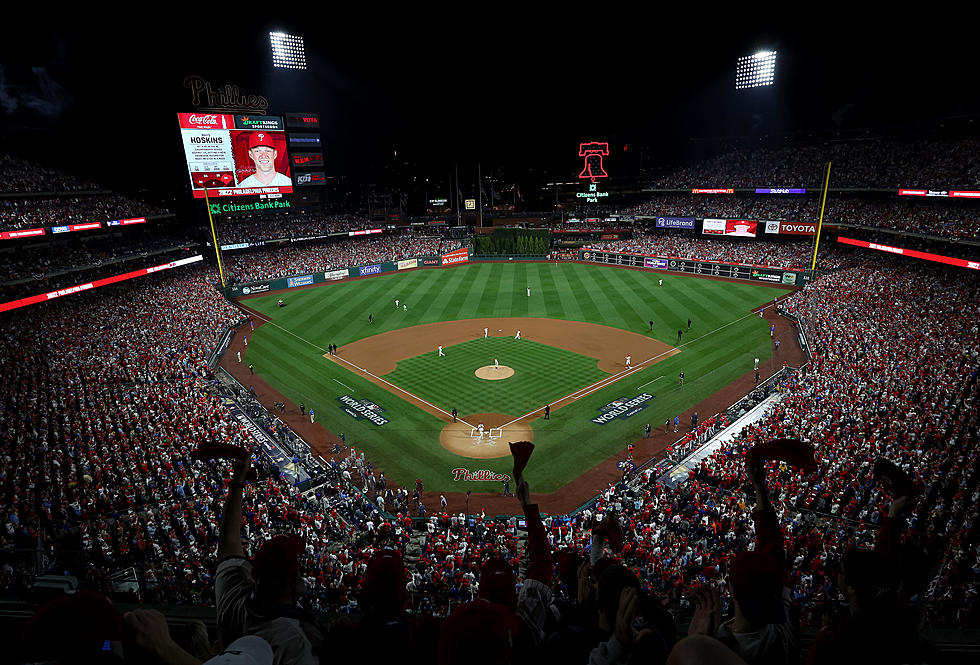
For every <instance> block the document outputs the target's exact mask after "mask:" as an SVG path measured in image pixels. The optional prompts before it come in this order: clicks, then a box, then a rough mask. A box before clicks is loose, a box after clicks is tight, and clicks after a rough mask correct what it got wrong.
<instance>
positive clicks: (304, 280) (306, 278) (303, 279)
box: [286, 275, 313, 289]
mask: <svg viewBox="0 0 980 665" xmlns="http://www.w3.org/2000/svg"><path fill="white" fill-rule="evenodd" d="M312 283H313V275H300V276H299V277H290V278H289V279H287V280H286V288H287V289H291V288H293V287H296V286H309V285H310V284H312Z"/></svg>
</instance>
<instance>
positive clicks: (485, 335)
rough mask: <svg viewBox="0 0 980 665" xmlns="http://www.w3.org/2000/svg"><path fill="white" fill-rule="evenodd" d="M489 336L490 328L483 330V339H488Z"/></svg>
mask: <svg viewBox="0 0 980 665" xmlns="http://www.w3.org/2000/svg"><path fill="white" fill-rule="evenodd" d="M489 336H490V329H489V328H484V329H483V339H486V338H488V337H489Z"/></svg>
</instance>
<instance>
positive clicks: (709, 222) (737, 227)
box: [701, 218, 759, 238]
mask: <svg viewBox="0 0 980 665" xmlns="http://www.w3.org/2000/svg"><path fill="white" fill-rule="evenodd" d="M758 226H759V222H755V221H752V220H748V219H707V218H706V219H705V220H704V224H703V226H702V227H701V233H703V234H706V235H719V236H731V237H733V238H754V237H755V236H756V231H757V229H758Z"/></svg>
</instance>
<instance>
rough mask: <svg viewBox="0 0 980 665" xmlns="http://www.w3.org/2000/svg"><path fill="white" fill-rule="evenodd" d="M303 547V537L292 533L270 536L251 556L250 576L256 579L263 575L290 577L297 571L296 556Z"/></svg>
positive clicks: (300, 552)
mask: <svg viewBox="0 0 980 665" xmlns="http://www.w3.org/2000/svg"><path fill="white" fill-rule="evenodd" d="M304 547H305V544H304V543H303V539H302V538H300V537H299V536H297V535H294V534H291V535H288V536H282V535H280V536H274V537H272V538H270V539H269V540H267V541H265V542H264V543H263V544H262V547H260V548H259V551H258V552H256V553H255V556H254V557H252V576H253V577H255V579H256V580H259V579H262V578H263V577H277V576H281V577H282V578H284V579H288V578H289V577H292V576H293V575H295V574H296V573H298V572H299V560H298V559H297V557H298V556H299V555H300V554H302V552H303V550H304Z"/></svg>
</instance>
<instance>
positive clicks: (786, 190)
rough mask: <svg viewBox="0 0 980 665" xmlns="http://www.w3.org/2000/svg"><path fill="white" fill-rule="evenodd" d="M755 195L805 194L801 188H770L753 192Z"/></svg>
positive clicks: (804, 190)
mask: <svg viewBox="0 0 980 665" xmlns="http://www.w3.org/2000/svg"><path fill="white" fill-rule="evenodd" d="M755 193H756V194H806V189H805V188H803V187H794V188H779V189H776V188H772V187H762V188H759V189H756V190H755Z"/></svg>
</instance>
